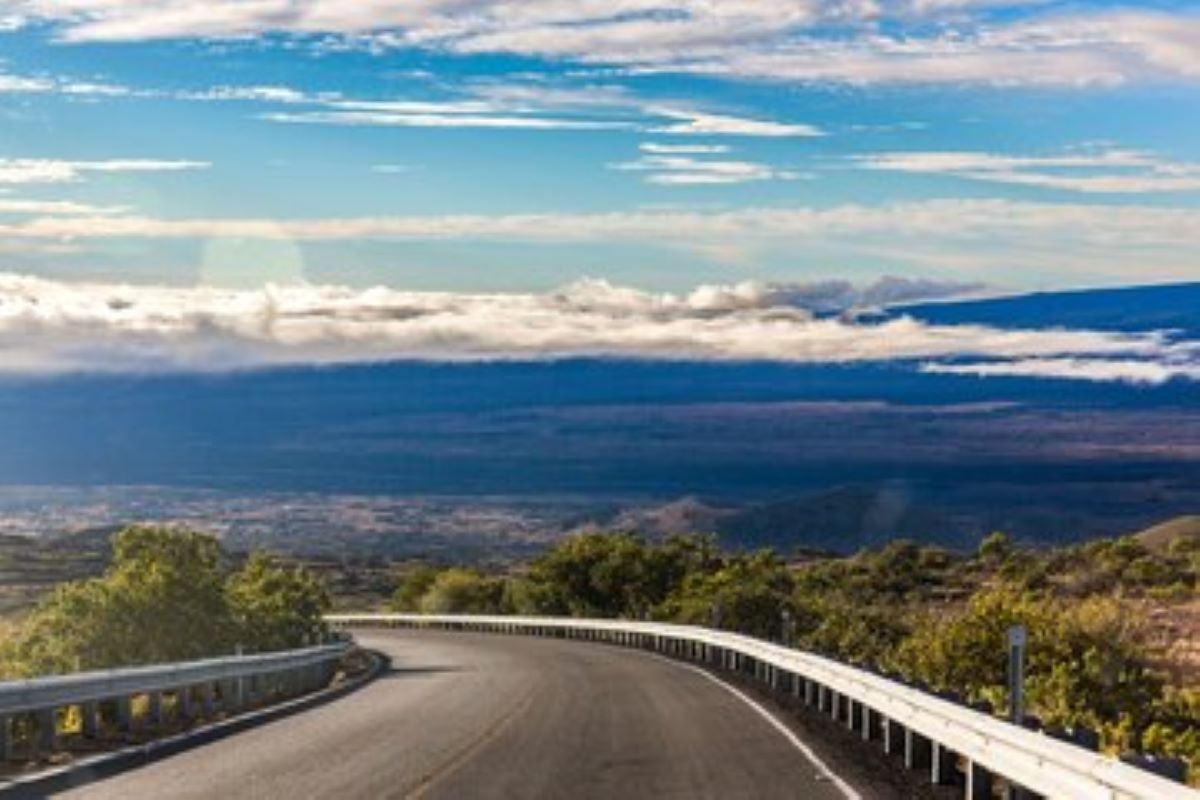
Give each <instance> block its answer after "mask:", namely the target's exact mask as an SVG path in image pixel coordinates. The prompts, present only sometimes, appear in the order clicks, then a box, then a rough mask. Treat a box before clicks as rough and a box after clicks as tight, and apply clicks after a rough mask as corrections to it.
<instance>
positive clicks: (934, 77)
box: [0, 0, 1200, 291]
mask: <svg viewBox="0 0 1200 800" xmlns="http://www.w3.org/2000/svg"><path fill="white" fill-rule="evenodd" d="M0 28H3V29H4V31H3V32H0V59H2V60H0V159H2V161H0V258H2V259H3V262H4V263H5V264H7V267H6V268H5V269H6V271H10V272H18V273H23V274H31V275H37V276H42V277H52V278H61V279H67V280H79V279H90V280H100V281H125V280H128V281H133V282H140V283H147V282H148V283H162V284H171V285H194V284H197V283H199V284H214V285H230V286H255V285H261V284H262V283H264V282H266V281H282V282H287V281H291V280H297V279H303V280H308V281H314V282H321V283H337V284H345V285H351V286H368V285H375V284H384V285H388V286H392V287H397V288H408V289H446V290H453V291H491V290H542V289H547V288H550V287H555V286H561V285H564V284H568V283H570V282H572V281H574V280H577V279H579V278H581V277H584V276H591V277H598V278H604V279H607V280H610V281H612V282H615V283H619V284H622V285H631V286H637V287H642V288H646V289H655V290H675V291H682V290H684V289H687V288H690V287H692V286H695V285H697V284H704V283H729V282H740V281H745V280H760V281H768V282H798V281H799V282H803V281H811V280H818V279H823V278H831V277H841V278H849V279H853V280H870V279H872V278H874V277H876V276H879V275H883V274H893V275H901V276H908V277H923V278H929V279H937V280H954V281H968V282H984V283H987V284H990V285H995V286H998V287H1002V288H1011V289H1023V288H1047V287H1058V286H1078V285H1094V284H1122V283H1145V282H1160V281H1173V280H1187V279H1189V278H1195V277H1200V260H1198V258H1197V255H1198V251H1200V244H1197V240H1198V239H1200V237H1198V236H1197V235H1196V233H1195V231H1196V228H1195V227H1193V226H1195V225H1196V223H1197V220H1200V203H1198V201H1200V135H1198V134H1200V11H1198V9H1197V6H1196V5H1195V4H1190V3H1167V2H1144V3H1133V2H1130V3H1113V2H1100V1H1099V0H1091V1H1090V2H1081V1H1076V2H1066V3H1064V2H1057V1H1056V0H1040V1H1036V2H1024V1H1023V0H902V1H900V2H883V1H881V2H874V1H873V0H798V1H796V0H789V1H788V2H784V1H783V0H754V1H753V2H747V3H737V4H734V3H730V4H727V5H726V4H710V3H704V2H699V0H677V1H676V2H670V1H668V0H614V2H607V3H596V2H591V1H590V0H574V2H570V1H567V0H559V1H557V2H549V1H547V2H528V0H526V1H525V2H520V3H516V2H510V3H497V2H479V1H478V0H456V2H449V1H448V0H447V1H444V2H438V1H436V0H434V1H431V2H420V3H414V2H411V1H410V2H376V3H334V2H314V1H312V0H310V1H309V2H272V1H271V0H267V1H266V2H261V3H242V2H236V3H235V2H211V1H210V2H205V3H198V2H193V1H192V0H170V2H154V3H149V2H113V1H112V0H72V2H65V0H7V1H0ZM65 203H70V204H75V205H62V204H65ZM614 215H615V217H616V218H614Z"/></svg>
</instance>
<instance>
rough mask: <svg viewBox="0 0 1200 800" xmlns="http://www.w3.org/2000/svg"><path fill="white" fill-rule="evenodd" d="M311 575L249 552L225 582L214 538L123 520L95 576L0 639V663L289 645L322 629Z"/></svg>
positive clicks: (18, 671)
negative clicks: (129, 524) (109, 558)
mask: <svg viewBox="0 0 1200 800" xmlns="http://www.w3.org/2000/svg"><path fill="white" fill-rule="evenodd" d="M328 602H329V601H328V597H327V596H326V595H325V593H324V590H323V588H321V587H320V586H319V585H318V584H317V583H316V582H315V580H314V579H313V578H311V577H310V576H308V575H307V574H306V573H303V572H302V571H300V570H286V569H283V568H281V567H278V566H276V565H274V564H273V563H271V562H270V561H269V560H268V559H265V558H252V559H251V560H250V561H249V562H248V564H247V565H246V567H245V568H244V569H243V570H242V571H240V572H237V573H234V574H233V575H232V576H231V577H230V578H229V579H228V581H227V580H226V576H225V575H224V571H223V569H222V563H221V551H220V547H219V546H218V543H217V541H216V539H215V538H213V537H212V536H208V535H206V534H201V533H194V532H188V531H180V530H173V529H169V528H158V527H131V528H127V529H125V530H123V531H121V532H120V533H118V534H117V535H116V537H115V538H114V547H113V560H112V563H111V565H110V566H109V568H108V569H107V571H106V572H105V573H104V575H103V576H101V577H99V578H93V579H90V580H83V581H74V582H70V583H65V584H62V585H61V586H59V587H58V588H57V589H56V590H55V591H54V593H53V594H51V595H50V596H49V597H48V598H46V599H45V600H44V601H43V602H42V603H41V604H40V605H39V606H38V607H37V608H36V609H35V610H34V611H33V612H32V613H31V614H30V616H29V618H28V619H27V620H26V621H25V622H24V624H23V625H22V626H21V629H20V630H19V631H18V632H17V634H16V635H15V636H13V637H12V638H11V639H10V640H8V641H6V642H5V643H4V645H3V647H2V648H0V669H3V671H4V672H5V673H7V674H9V675H36V674H47V673H62V672H71V671H76V670H88V669H102V668H107V667H115V666H124V665H130V664H151V663H161V662H165V661H182V660H190V659H196V658H203V657H207V656H213V655H217V654H222V653H229V652H231V651H232V650H233V648H234V646H235V644H237V643H241V644H243V645H244V646H245V647H246V648H247V649H249V650H267V649H277V648H280V647H292V646H296V645H298V644H301V643H302V641H303V640H304V639H305V638H309V639H311V638H314V637H316V636H319V635H321V634H322V633H323V632H324V628H323V623H322V622H321V614H322V613H323V611H324V610H325V609H326V608H327V607H328Z"/></svg>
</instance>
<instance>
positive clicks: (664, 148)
mask: <svg viewBox="0 0 1200 800" xmlns="http://www.w3.org/2000/svg"><path fill="white" fill-rule="evenodd" d="M638 149H639V150H641V151H642V152H643V153H653V154H655V155H677V156H679V155H713V154H717V153H728V152H729V150H730V148H729V146H728V145H724V144H662V143H659V142H642V143H641V144H640V145H638Z"/></svg>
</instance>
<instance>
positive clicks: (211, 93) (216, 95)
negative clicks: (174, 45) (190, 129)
mask: <svg viewBox="0 0 1200 800" xmlns="http://www.w3.org/2000/svg"><path fill="white" fill-rule="evenodd" d="M175 97H177V98H178V99H180V100H212V101H231V100H232V101H247V102H259V103H283V104H287V103H306V102H312V101H313V100H314V99H315V98H313V97H312V96H310V95H308V94H307V93H305V92H302V91H300V90H299V89H293V88H292V87H290V86H265V85H255V86H213V87H211V88H209V89H205V90H204V91H199V92H178V93H177V94H176V95H175Z"/></svg>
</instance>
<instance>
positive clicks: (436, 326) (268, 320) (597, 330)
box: [0, 274, 1200, 381]
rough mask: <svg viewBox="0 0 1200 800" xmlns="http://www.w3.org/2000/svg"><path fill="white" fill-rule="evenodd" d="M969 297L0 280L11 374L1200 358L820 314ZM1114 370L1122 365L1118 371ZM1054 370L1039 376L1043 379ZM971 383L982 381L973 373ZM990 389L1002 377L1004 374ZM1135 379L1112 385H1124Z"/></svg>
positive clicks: (1169, 345)
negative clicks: (547, 363)
mask: <svg viewBox="0 0 1200 800" xmlns="http://www.w3.org/2000/svg"><path fill="white" fill-rule="evenodd" d="M964 288H966V287H962V286H953V285H939V284H929V283H926V284H922V283H912V282H906V281H902V280H898V279H890V280H888V281H884V282H881V283H878V284H875V285H873V286H869V287H864V288H861V289H855V288H854V287H852V286H848V285H847V284H844V283H840V282H832V283H825V284H813V285H798V286H772V285H764V284H757V283H743V284H737V285H731V286H702V287H699V288H697V289H695V290H694V291H692V292H690V293H688V294H656V293H650V292H644V291H640V290H637V289H632V288H627V287H620V286H614V285H611V284H609V283H607V282H604V281H596V280H585V281H580V282H577V283H574V284H571V285H569V286H567V287H564V288H562V289H560V290H557V291H551V292H545V293H538V294H456V293H447V292H409V291H398V290H394V289H388V288H382V287H376V288H371V289H362V290H359V289H350V288H346V287H339V286H311V285H296V286H268V287H266V288H264V289H261V290H223V289H216V288H208V287H194V288H168V287H162V286H128V285H107V284H83V283H65V282H58V281H51V280H46V279H41V278H35V277H29V276H21V275H15V274H0V370H2V371H3V372H7V373H10V374H42V375H45V374H57V373H64V372H80V371H82V372H89V371H104V372H148V371H151V372H152V371H161V370H185V371H220V370H230V369H254V368H262V367H270V366H280V365H317V364H339V363H358V362H374V361H389V360H400V359H421V360H437V361H479V360H503V359H558V358H571V357H621V358H642V359H684V360H689V359H694V360H772V361H782V362H791V363H855V362H868V361H888V360H897V359H899V360H904V361H912V360H922V361H926V362H930V363H927V364H926V366H925V368H926V369H928V370H930V371H934V370H938V369H943V370H944V371H951V370H956V369H957V370H958V371H965V370H966V367H965V366H962V365H955V364H945V365H939V362H941V361H942V360H947V359H951V360H961V359H964V358H967V359H986V360H987V361H989V362H997V361H998V362H1003V363H1009V364H1012V365H1014V366H1012V367H1011V370H1014V371H1013V372H1010V373H1008V374H1019V373H1017V372H1015V370H1019V369H1020V368H1021V365H1023V364H1024V365H1028V364H1035V363H1036V364H1043V365H1053V364H1056V363H1061V364H1068V365H1074V366H1070V368H1071V369H1077V365H1078V363H1081V362H1078V361H1076V359H1085V360H1087V361H1086V362H1083V363H1090V362H1091V361H1104V360H1106V359H1121V360H1123V361H1124V362H1126V363H1130V364H1133V363H1136V364H1160V365H1161V364H1166V363H1175V362H1179V361H1181V360H1182V359H1187V360H1188V361H1187V363H1186V364H1184V366H1185V367H1186V368H1187V369H1188V370H1192V372H1187V371H1186V370H1185V371H1177V372H1176V373H1172V374H1167V373H1165V372H1164V373H1160V374H1158V375H1157V376H1156V377H1154V378H1149V377H1146V376H1144V375H1142V374H1140V373H1139V375H1138V376H1137V377H1136V378H1135V379H1136V380H1159V381H1161V380H1166V379H1168V378H1170V377H1173V376H1175V375H1182V376H1185V377H1195V375H1194V370H1195V368H1196V366H1197V363H1198V362H1200V351H1198V350H1197V348H1196V346H1195V345H1194V344H1188V343H1178V342H1172V341H1171V340H1170V339H1169V337H1167V336H1165V335H1163V334H1160V333H1153V332H1151V333H1145V334H1115V333H1103V332H1097V331H1087V330H1057V329H1056V330H1000V329H996V328H990V327H986V326H981V325H932V324H927V323H923V322H919V321H917V320H914V319H911V318H908V317H898V318H888V319H885V320H883V321H879V322H873V323H864V322H856V321H854V320H853V318H852V317H849V316H845V315H842V316H821V315H819V314H817V313H815V312H817V311H823V310H828V309H830V308H836V307H839V306H844V305H845V304H847V303H848V302H850V303H853V304H855V305H860V304H862V303H863V302H868V303H871V302H879V301H881V300H882V301H887V300H890V299H894V298H902V299H906V298H910V297H913V296H917V295H923V294H924V295H928V294H939V293H940V294H945V293H954V292H958V291H962V290H963V289H964ZM1113 363H1119V362H1116V361H1114V362H1113ZM1051 372H1053V370H1051V369H1049V368H1046V367H1043V368H1042V374H1050V373H1051ZM975 374H987V373H985V372H981V371H978V370H977V371H976V372H975ZM993 374H1002V373H1000V372H995V373H993ZM1130 374H1131V373H1130V372H1129V370H1128V368H1126V369H1125V371H1124V372H1114V375H1113V377H1112V378H1109V379H1115V380H1129V379H1130V377H1129V376H1130Z"/></svg>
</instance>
